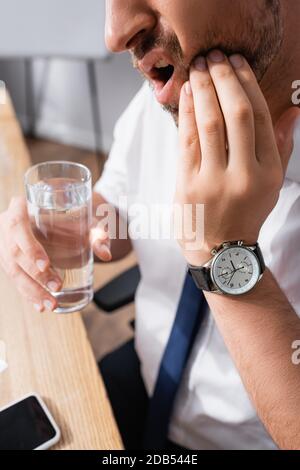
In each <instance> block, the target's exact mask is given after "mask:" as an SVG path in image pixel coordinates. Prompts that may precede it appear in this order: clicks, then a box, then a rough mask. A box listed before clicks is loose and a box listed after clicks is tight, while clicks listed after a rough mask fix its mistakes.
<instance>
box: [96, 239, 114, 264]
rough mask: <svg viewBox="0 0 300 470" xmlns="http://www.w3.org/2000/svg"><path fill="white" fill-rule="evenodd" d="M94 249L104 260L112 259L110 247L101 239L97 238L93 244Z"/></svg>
mask: <svg viewBox="0 0 300 470" xmlns="http://www.w3.org/2000/svg"><path fill="white" fill-rule="evenodd" d="M93 250H94V253H95V255H96V256H97V257H98V258H99V259H100V260H101V261H104V262H109V261H111V260H112V254H111V251H110V248H109V246H108V245H107V244H104V243H103V242H101V241H100V240H97V241H96V242H95V243H94V245H93Z"/></svg>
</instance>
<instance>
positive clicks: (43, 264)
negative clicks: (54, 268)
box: [36, 259, 47, 273]
mask: <svg viewBox="0 0 300 470" xmlns="http://www.w3.org/2000/svg"><path fill="white" fill-rule="evenodd" d="M36 265H37V267H38V269H39V270H40V271H41V273H43V272H44V271H45V270H46V268H47V261H45V260H44V259H38V260H37V261H36Z"/></svg>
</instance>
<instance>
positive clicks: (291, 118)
mask: <svg viewBox="0 0 300 470" xmlns="http://www.w3.org/2000/svg"><path fill="white" fill-rule="evenodd" d="M298 118H300V109H299V108H297V107H296V106H292V107H290V108H289V109H288V110H287V111H285V112H284V113H283V114H282V115H281V116H280V118H279V119H278V121H277V123H276V124H275V129H274V130H275V138H276V143H277V147H278V151H279V154H280V157H281V161H282V167H283V171H284V174H285V173H286V170H287V167H288V164H289V160H290V157H291V155H292V152H293V148H294V130H295V125H296V121H297V119H298Z"/></svg>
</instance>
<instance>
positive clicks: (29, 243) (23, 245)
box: [8, 198, 50, 272]
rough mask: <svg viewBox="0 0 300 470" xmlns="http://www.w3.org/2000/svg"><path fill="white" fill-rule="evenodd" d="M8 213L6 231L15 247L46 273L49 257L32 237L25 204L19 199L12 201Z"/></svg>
mask: <svg viewBox="0 0 300 470" xmlns="http://www.w3.org/2000/svg"><path fill="white" fill-rule="evenodd" d="M8 213H9V214H10V216H9V219H8V230H9V232H11V233H13V237H14V241H15V243H16V245H17V246H18V247H19V248H20V249H21V250H22V251H23V253H24V254H25V255H26V256H27V257H29V258H31V259H32V260H33V261H34V262H35V263H36V265H37V267H38V269H39V270H40V271H41V272H44V271H46V269H48V268H49V266H50V261H49V257H48V255H47V253H46V251H45V249H44V248H43V246H42V245H41V244H40V243H39V242H38V241H37V240H36V238H35V237H34V235H33V232H32V229H31V226H30V220H29V217H28V213H27V208H26V203H24V201H23V200H22V199H20V198H15V199H13V200H12V201H11V204H10V207H9V211H8Z"/></svg>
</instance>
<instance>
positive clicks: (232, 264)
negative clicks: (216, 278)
mask: <svg viewBox="0 0 300 470" xmlns="http://www.w3.org/2000/svg"><path fill="white" fill-rule="evenodd" d="M230 263H231V264H232V267H233V269H234V270H235V271H236V268H235V266H234V264H233V262H232V261H230Z"/></svg>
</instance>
